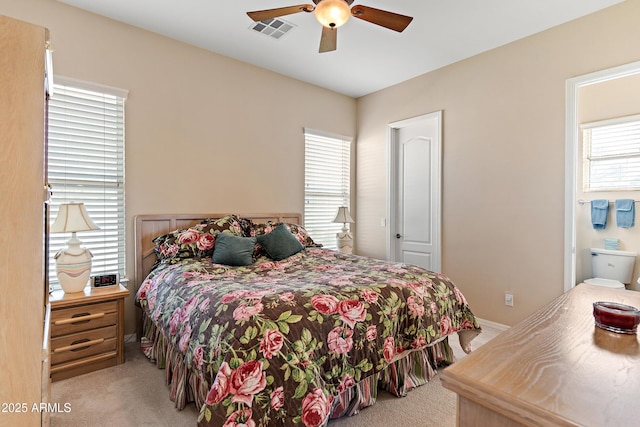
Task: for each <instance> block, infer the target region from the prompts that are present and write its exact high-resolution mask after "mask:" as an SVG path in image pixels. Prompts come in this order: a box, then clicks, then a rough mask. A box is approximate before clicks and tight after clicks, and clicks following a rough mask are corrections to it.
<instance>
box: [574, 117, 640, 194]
mask: <svg viewBox="0 0 640 427" xmlns="http://www.w3.org/2000/svg"><path fill="white" fill-rule="evenodd" d="M582 137H583V144H584V158H585V162H584V165H585V168H584V190H585V191H606V190H638V189H640V117H639V116H633V117H630V118H623V119H618V120H608V121H605V122H598V123H591V124H588V125H584V126H583V127H582Z"/></svg>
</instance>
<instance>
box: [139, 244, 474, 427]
mask: <svg viewBox="0 0 640 427" xmlns="http://www.w3.org/2000/svg"><path fill="white" fill-rule="evenodd" d="M184 239H185V241H187V240H186V239H194V237H192V236H191V237H190V236H189V235H185V237H184ZM193 241H196V240H193ZM136 299H137V301H138V302H139V304H140V305H141V307H142V308H143V310H145V311H146V313H147V315H148V316H149V318H151V319H152V320H153V321H154V322H155V324H156V327H157V328H158V329H159V330H160V331H161V332H162V335H163V337H164V338H163V339H165V340H167V341H168V342H169V343H170V344H171V345H172V346H173V347H174V348H177V349H179V350H180V352H182V354H183V355H184V360H185V362H186V363H187V364H188V365H189V366H190V367H191V369H194V370H196V369H197V370H200V372H201V375H202V378H204V380H205V382H206V389H207V392H206V393H205V394H204V395H203V396H202V397H201V398H200V401H202V402H204V404H203V406H202V408H201V412H200V419H199V424H201V425H211V426H221V425H223V426H241V425H246V426H256V427H259V426H263V427H265V426H268V425H275V424H277V425H285V426H301V427H302V426H304V427H312V426H321V425H324V423H326V421H327V418H328V416H329V414H330V412H331V405H332V402H333V400H334V398H335V396H336V395H337V394H338V393H340V392H343V391H345V390H347V389H349V388H350V387H352V386H353V385H355V384H357V383H358V382H359V381H361V380H363V379H365V378H368V377H370V376H371V375H374V374H375V373H377V372H380V371H381V370H383V369H384V368H385V367H386V366H388V364H389V363H390V362H392V361H394V360H396V359H398V358H399V357H401V356H402V355H403V354H407V352H408V351H411V350H413V349H420V348H424V347H425V346H428V345H430V344H434V343H436V342H439V341H440V340H442V339H443V338H444V337H446V336H447V335H449V334H452V333H454V332H458V331H462V330H468V331H479V330H480V328H479V325H478V322H477V320H476V319H475V317H474V315H473V313H472V312H471V310H470V308H469V306H468V304H467V302H466V300H465V299H464V296H463V295H462V294H461V293H460V291H459V290H458V289H457V288H456V287H455V285H454V284H453V283H452V282H451V281H450V280H449V279H448V278H447V277H446V276H444V275H442V274H436V273H433V272H429V271H426V270H424V269H421V268H418V267H414V266H409V265H404V264H397V263H388V262H383V261H378V260H373V259H370V258H364V257H359V256H356V255H347V254H341V253H339V252H335V251H330V250H325V249H321V248H307V249H306V250H304V251H302V252H300V253H298V254H296V255H294V256H292V257H290V258H287V259H285V260H282V261H279V262H273V261H272V260H270V259H268V258H266V257H264V256H262V257H260V258H258V260H257V261H256V262H255V263H254V264H252V265H250V266H246V267H229V266H222V265H219V264H212V263H211V261H210V259H208V258H192V259H179V260H175V259H173V260H170V261H165V262H161V263H159V264H158V265H157V266H156V268H155V269H154V270H153V271H152V273H151V274H150V275H149V276H148V277H147V279H146V280H145V281H144V282H143V284H142V285H141V287H140V288H139V290H138V292H137V296H136Z"/></svg>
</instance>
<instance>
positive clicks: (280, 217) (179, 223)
mask: <svg viewBox="0 0 640 427" xmlns="http://www.w3.org/2000/svg"><path fill="white" fill-rule="evenodd" d="M226 215H229V214H173V215H172V214H159V215H138V216H136V217H135V225H134V233H135V239H136V241H135V248H134V251H135V253H134V256H135V265H134V275H135V282H134V287H135V291H134V293H135V292H137V291H138V288H139V287H140V285H141V284H142V281H143V280H144V279H145V277H147V275H148V274H149V272H150V271H151V268H152V267H153V266H154V264H155V262H156V255H155V253H154V252H153V247H154V245H153V242H152V240H153V239H154V238H155V237H156V236H159V235H161V234H166V233H169V232H171V231H174V230H177V229H180V228H188V227H190V226H192V225H195V224H198V223H200V222H201V221H202V220H203V219H206V218H222V217H224V216H226ZM236 215H238V216H239V217H242V218H250V219H251V220H252V221H254V222H257V223H266V222H267V221H275V222H286V223H289V224H298V225H301V224H302V215H301V214H298V213H268V214H249V215H245V214H236Z"/></svg>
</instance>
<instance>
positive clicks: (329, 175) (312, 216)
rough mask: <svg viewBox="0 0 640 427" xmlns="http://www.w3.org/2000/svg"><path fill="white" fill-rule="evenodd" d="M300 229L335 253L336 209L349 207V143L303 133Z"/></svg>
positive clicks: (318, 134)
mask: <svg viewBox="0 0 640 427" xmlns="http://www.w3.org/2000/svg"><path fill="white" fill-rule="evenodd" d="M304 140H305V148H304V227H305V228H306V229H307V231H308V232H309V234H310V235H311V237H312V238H313V240H314V241H315V242H316V243H322V245H324V247H326V248H329V249H337V247H338V245H337V242H336V233H338V232H340V231H341V230H342V224H337V223H334V222H333V220H334V219H335V217H336V213H337V212H338V208H339V207H340V206H347V207H348V206H349V200H350V188H351V180H350V177H351V140H350V139H348V138H344V137H339V136H334V135H328V134H326V133H323V132H318V131H314V130H309V129H305V131H304Z"/></svg>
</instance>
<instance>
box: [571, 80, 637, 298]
mask: <svg viewBox="0 0 640 427" xmlns="http://www.w3.org/2000/svg"><path fill="white" fill-rule="evenodd" d="M634 114H640V75H638V74H636V75H634V76H628V77H623V78H619V79H615V80H608V81H606V82H601V83H597V84H593V85H589V86H584V87H582V88H580V89H579V91H578V123H580V124H582V123H590V122H596V121H599V120H606V119H613V118H617V117H624V116H631V115H634ZM578 135H579V137H582V134H581V133H579V134H578ZM582 155H583V151H582V145H581V144H580V145H579V147H578V167H577V174H578V179H577V183H578V188H577V192H576V195H577V198H578V200H581V199H582V200H593V199H608V200H609V201H610V203H611V205H610V210H609V217H608V219H607V227H606V228H605V229H604V230H594V229H593V226H592V225H591V205H590V204H588V203H586V204H584V205H580V204H578V205H576V255H577V256H576V278H577V280H578V281H582V280H584V279H588V278H590V277H593V276H592V273H591V251H590V250H589V249H590V248H604V239H605V238H617V239H620V249H621V250H625V251H633V252H639V253H640V233H638V227H640V220H639V219H638V218H636V226H634V227H632V228H618V227H617V226H616V217H615V210H614V206H613V201H614V200H616V199H634V200H640V191H606V192H602V191H599V192H589V193H584V192H583V191H582V166H583V165H582ZM636 208H640V206H638V205H636ZM636 213H638V212H636ZM639 275H640V261H638V260H637V259H636V266H635V272H634V274H633V279H632V281H631V283H630V284H629V285H628V286H627V289H635V290H640V286H639V285H638V284H637V282H636V280H637V278H638V276H639Z"/></svg>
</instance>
